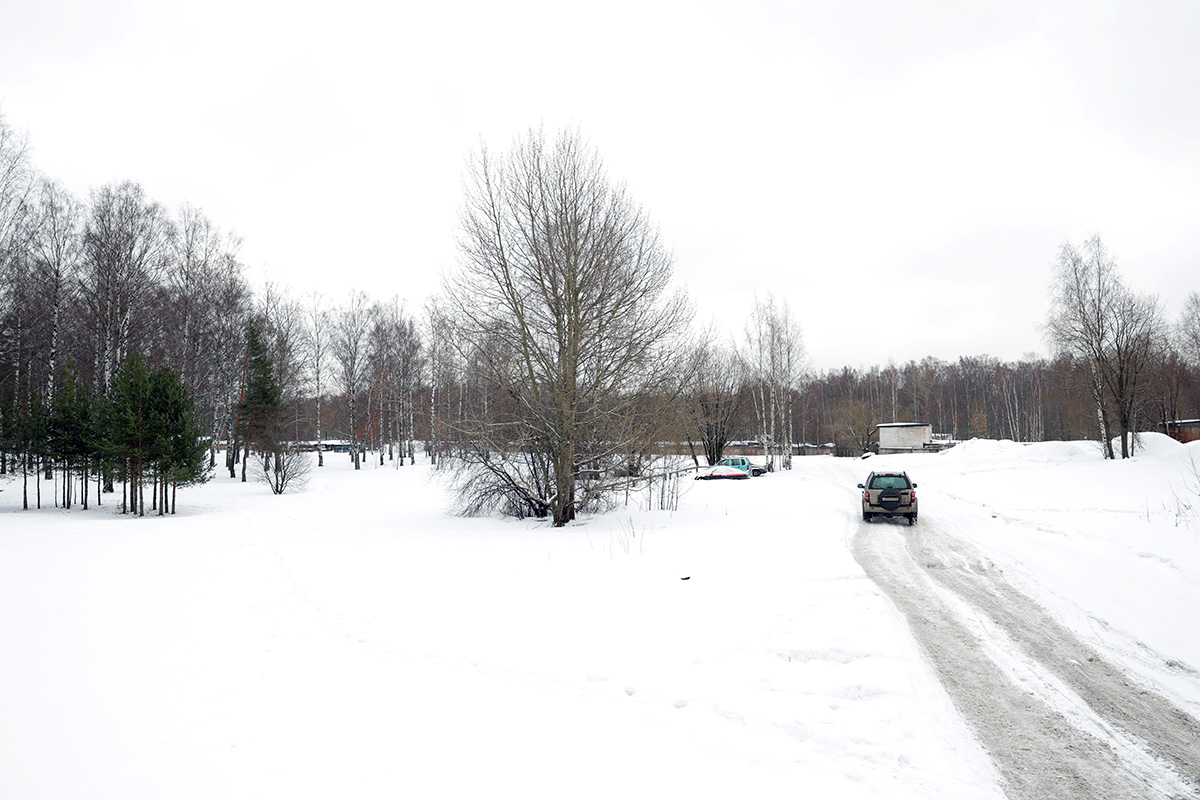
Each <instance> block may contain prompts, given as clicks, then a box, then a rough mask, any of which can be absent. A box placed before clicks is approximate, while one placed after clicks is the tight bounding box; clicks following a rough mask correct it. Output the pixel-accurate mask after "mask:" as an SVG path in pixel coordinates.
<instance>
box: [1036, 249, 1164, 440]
mask: <svg viewBox="0 0 1200 800" xmlns="http://www.w3.org/2000/svg"><path fill="white" fill-rule="evenodd" d="M1054 278H1055V283H1054V290H1053V294H1052V297H1051V309H1050V317H1049V320H1048V322H1047V324H1046V329H1045V330H1046V337H1047V340H1048V341H1049V343H1050V346H1051V347H1052V348H1053V349H1054V350H1055V352H1056V353H1061V354H1066V355H1070V356H1072V357H1073V358H1076V359H1078V360H1079V361H1080V362H1081V363H1082V364H1084V365H1085V367H1086V369H1087V370H1088V373H1089V378H1090V386H1091V391H1092V400H1093V402H1094V403H1095V407H1096V417H1097V421H1098V423H1099V426H1100V435H1101V439H1102V442H1103V446H1104V452H1105V456H1106V457H1108V458H1115V457H1116V454H1115V452H1114V449H1113V445H1112V440H1113V438H1114V434H1115V435H1116V436H1119V438H1120V440H1121V457H1122V458H1128V457H1129V456H1130V455H1132V452H1131V449H1130V448H1131V444H1132V442H1131V436H1132V435H1133V434H1134V433H1135V431H1136V428H1137V421H1138V414H1139V411H1140V410H1141V409H1140V406H1141V403H1142V402H1143V401H1144V394H1145V389H1146V386H1147V378H1148V374H1147V373H1148V369H1149V368H1150V366H1151V364H1152V363H1153V361H1154V359H1155V356H1156V353H1157V350H1158V349H1159V348H1160V347H1161V345H1162V343H1163V342H1164V340H1165V335H1164V334H1165V325H1164V323H1163V316H1162V308H1161V306H1160V304H1159V301H1158V298H1157V297H1155V296H1152V295H1143V294H1139V293H1136V292H1134V291H1132V290H1130V289H1129V288H1128V287H1127V286H1126V285H1125V283H1124V281H1123V280H1122V279H1121V275H1120V273H1119V272H1118V270H1117V265H1116V262H1115V261H1113V259H1112V258H1111V257H1110V256H1109V255H1108V252H1107V250H1106V249H1105V247H1104V244H1103V243H1102V242H1101V241H1100V237H1099V236H1094V237H1092V238H1091V239H1089V240H1088V241H1087V242H1085V243H1084V246H1083V251H1082V252H1080V251H1078V250H1076V249H1075V248H1074V247H1073V246H1071V244H1070V243H1069V242H1068V243H1064V244H1063V246H1062V248H1061V249H1060V250H1059V255H1058V260H1057V261H1056V262H1055V265H1054Z"/></svg>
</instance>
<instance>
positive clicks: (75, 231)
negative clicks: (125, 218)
mask: <svg viewBox="0 0 1200 800" xmlns="http://www.w3.org/2000/svg"><path fill="white" fill-rule="evenodd" d="M82 233H83V208H82V206H81V205H80V204H79V202H78V201H77V200H75V198H73V197H72V196H71V195H70V194H68V193H67V191H66V190H65V189H63V188H62V187H61V186H60V185H58V184H56V183H52V182H50V181H48V180H44V181H42V183H41V186H40V188H39V192H38V213H37V230H36V232H35V235H34V236H33V239H32V251H33V257H34V264H35V268H36V270H37V272H38V273H39V281H38V283H39V284H40V286H41V287H42V298H41V302H40V303H39V304H38V305H39V307H40V308H41V309H42V310H43V313H44V314H45V315H46V316H47V325H46V328H47V331H46V336H47V342H46V348H47V351H48V352H47V364H46V373H47V382H48V383H47V390H46V401H47V402H48V403H49V402H52V401H53V400H54V379H55V376H56V373H57V372H58V352H59V340H60V334H61V331H62V327H63V325H62V318H63V314H64V312H65V311H66V310H67V308H68V307H69V305H70V303H71V300H72V298H73V296H74V291H75V285H76V282H77V280H78V272H79V269H80V267H81V264H82V249H81V248H82Z"/></svg>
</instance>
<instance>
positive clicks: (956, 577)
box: [851, 520, 1200, 800]
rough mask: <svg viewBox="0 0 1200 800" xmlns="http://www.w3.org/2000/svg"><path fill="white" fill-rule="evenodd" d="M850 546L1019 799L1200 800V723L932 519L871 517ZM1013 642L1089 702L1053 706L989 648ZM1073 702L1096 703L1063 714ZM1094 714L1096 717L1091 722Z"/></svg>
mask: <svg viewBox="0 0 1200 800" xmlns="http://www.w3.org/2000/svg"><path fill="white" fill-rule="evenodd" d="M851 547H852V551H853V553H854V556H855V558H856V559H857V560H858V562H859V564H860V565H861V566H862V567H863V569H864V570H865V571H866V572H867V574H868V575H869V576H870V577H871V579H872V580H873V581H874V582H875V583H876V584H877V585H878V586H879V587H880V588H881V589H882V590H883V591H884V592H886V593H887V595H888V596H889V597H890V598H891V599H892V601H893V603H895V605H896V606H897V608H898V609H899V610H900V611H901V613H903V614H904V616H905V618H906V619H907V620H908V623H909V626H910V627H911V629H912V631H913V634H914V637H915V638H916V640H917V642H918V644H919V645H920V647H921V648H922V650H923V651H924V653H925V654H926V656H927V657H928V659H929V661H930V662H931V664H932V665H933V667H934V669H935V670H936V672H937V674H938V676H939V678H940V680H941V681H942V683H943V685H944V686H945V687H946V689H947V691H948V692H949V693H950V696H951V698H952V699H953V701H954V703H955V705H956V707H957V708H958V709H959V711H960V713H961V714H962V715H963V717H964V718H965V719H966V721H967V723H968V724H969V725H970V727H971V728H972V730H973V731H974V732H975V735H976V736H977V737H978V738H979V741H980V743H981V744H982V745H983V746H984V748H985V749H986V750H987V751H988V753H989V754H990V755H991V757H992V759H993V761H994V763H995V764H996V767H997V769H998V770H999V772H1000V773H1001V775H1002V776H1003V777H1004V779H1005V781H1006V784H1007V786H1006V793H1007V794H1008V796H1009V798H1010V799H1011V800H1043V798H1068V799H1071V800H1074V799H1076V798H1078V800H1097V798H1113V800H1117V799H1118V798H1120V800H1134V799H1135V798H1147V799H1150V798H1156V799H1158V800H1162V798H1170V799H1171V800H1176V799H1177V798H1180V799H1181V798H1196V797H1200V794H1198V793H1197V789H1196V787H1197V785H1200V777H1198V776H1200V724H1197V722H1196V720H1195V719H1194V718H1192V717H1191V716H1189V715H1188V714H1186V713H1185V712H1183V711H1181V710H1179V709H1178V708H1176V707H1175V706H1173V705H1172V704H1171V703H1169V702H1167V701H1166V700H1165V699H1163V698H1162V697H1160V696H1159V695H1157V694H1155V693H1153V692H1149V691H1148V690H1145V689H1142V688H1140V687H1136V686H1134V685H1132V684H1131V682H1130V681H1129V679H1128V678H1127V677H1126V676H1125V675H1124V674H1123V673H1122V672H1121V671H1120V670H1118V669H1116V668H1115V667H1113V666H1112V665H1110V664H1108V663H1107V662H1106V661H1105V660H1104V659H1103V658H1102V657H1101V656H1100V655H1099V654H1098V653H1097V652H1096V651H1095V650H1093V649H1091V648H1090V647H1088V646H1087V645H1085V644H1084V643H1082V642H1081V641H1080V640H1079V639H1078V638H1077V637H1076V636H1075V635H1074V634H1073V633H1072V632H1071V631H1070V630H1068V629H1067V628H1066V627H1065V626H1063V625H1062V624H1061V623H1059V622H1057V621H1056V620H1054V619H1053V618H1052V617H1051V616H1050V615H1049V614H1048V613H1047V612H1046V611H1045V609H1043V608H1042V607H1041V606H1039V605H1038V604H1037V603H1035V602H1034V601H1033V600H1031V599H1030V598H1028V597H1027V596H1025V595H1024V594H1022V593H1020V592H1019V591H1017V590H1016V589H1015V588H1013V587H1012V586H1011V585H1009V584H1008V583H1007V581H1005V580H1004V578H1003V577H1002V575H1001V574H1000V572H999V570H996V569H994V568H992V567H991V565H990V564H989V563H988V562H986V560H985V559H982V558H981V557H980V556H979V554H978V553H977V552H975V551H974V549H973V548H971V547H970V545H968V544H967V543H965V542H963V541H961V540H959V539H958V538H957V537H954V536H952V535H949V534H947V533H945V532H944V531H941V530H940V529H939V527H938V526H937V525H936V524H934V525H930V524H929V522H928V521H927V520H922V523H921V524H919V525H918V526H917V527H916V528H908V527H907V526H905V527H899V526H895V525H880V524H878V523H876V524H874V525H867V524H865V523H864V524H861V526H860V527H859V528H858V529H857V531H856V532H855V534H854V536H853V539H852V542H851ZM989 625H990V626H994V627H993V628H989V627H988V626H989ZM995 629H998V631H999V633H996V632H995ZM989 631H991V632H989ZM1014 646H1015V648H1016V649H1017V650H1019V651H1021V652H1020V655H1021V656H1023V657H1024V658H1025V659H1028V661H1029V662H1030V663H1031V672H1033V673H1041V674H1048V675H1050V676H1053V678H1054V679H1056V680H1052V681H1048V683H1057V684H1059V685H1062V686H1065V687H1069V690H1067V691H1065V692H1064V694H1072V693H1073V694H1075V695H1078V697H1077V698H1073V699H1072V702H1067V701H1061V702H1049V701H1048V700H1047V694H1048V692H1049V693H1050V694H1053V690H1046V691H1034V690H1033V689H1032V688H1031V686H1030V685H1028V684H1027V685H1021V684H1020V683H1019V682H1018V681H1017V680H1015V679H1014V677H1013V669H1012V667H1011V665H1008V666H1007V668H1006V665H1004V664H1000V663H997V661H996V660H995V659H994V658H993V657H992V656H991V655H990V654H989V650H992V651H993V652H994V651H997V650H1000V651H1003V650H1005V649H1006V648H1008V649H1012V648H1014ZM1013 655H1014V656H1017V655H1018V654H1013ZM1074 706H1078V707H1080V708H1081V709H1082V708H1083V707H1084V706H1086V709H1084V710H1083V711H1081V712H1080V713H1064V711H1068V712H1070V711H1071V707H1074ZM1087 715H1094V717H1096V718H1098V721H1097V724H1080V722H1081V721H1080V717H1081V716H1087Z"/></svg>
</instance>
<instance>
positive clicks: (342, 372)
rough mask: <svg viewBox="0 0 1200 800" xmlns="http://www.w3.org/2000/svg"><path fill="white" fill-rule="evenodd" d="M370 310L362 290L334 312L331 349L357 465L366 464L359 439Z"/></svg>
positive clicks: (352, 455) (351, 293) (368, 350)
mask: <svg viewBox="0 0 1200 800" xmlns="http://www.w3.org/2000/svg"><path fill="white" fill-rule="evenodd" d="M370 311H371V307H370V304H369V301H368V299H367V296H366V295H365V294H363V293H362V292H359V291H351V292H350V296H349V297H348V298H347V299H346V303H345V304H344V305H342V306H341V307H340V308H338V309H337V311H336V312H334V315H333V336H332V340H331V345H332V348H331V350H332V354H333V361H334V364H335V368H336V377H337V380H338V386H339V388H340V390H341V391H342V393H343V394H344V395H345V396H346V406H347V409H348V410H349V426H350V427H349V430H347V431H346V438H347V439H348V440H349V441H350V454H351V459H352V460H353V461H354V468H355V469H361V468H362V454H361V452H360V441H359V440H360V436H359V434H360V431H359V425H360V424H361V422H362V419H361V412H360V407H359V406H360V400H361V399H362V393H363V391H364V390H365V389H366V385H365V384H366V381H367V375H368V371H367V370H368V367H369V366H370V361H369V356H370V333H371V315H370Z"/></svg>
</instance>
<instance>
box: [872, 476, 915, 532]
mask: <svg viewBox="0 0 1200 800" xmlns="http://www.w3.org/2000/svg"><path fill="white" fill-rule="evenodd" d="M858 488H860V489H862V490H863V493H862V515H863V522H870V521H871V520H872V519H873V518H874V517H907V518H908V524H909V525H916V524H917V485H916V484H915V483H913V482H912V481H910V480H909V479H908V473H905V472H872V473H871V474H870V475H868V476H867V482H866V483H860V484H859V485H858Z"/></svg>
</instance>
